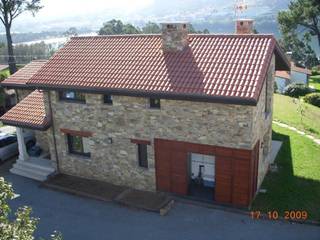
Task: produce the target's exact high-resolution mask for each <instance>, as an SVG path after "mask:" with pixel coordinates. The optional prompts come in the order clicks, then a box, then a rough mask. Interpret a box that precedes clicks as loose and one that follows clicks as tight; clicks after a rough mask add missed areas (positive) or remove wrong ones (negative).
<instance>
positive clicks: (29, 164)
mask: <svg viewBox="0 0 320 240" xmlns="http://www.w3.org/2000/svg"><path fill="white" fill-rule="evenodd" d="M16 164H17V165H20V166H24V167H26V168H33V169H37V170H39V171H44V172H52V171H54V170H55V169H54V167H52V165H51V163H50V160H41V161H34V160H32V161H20V160H17V162H16V163H15V164H14V165H16Z"/></svg>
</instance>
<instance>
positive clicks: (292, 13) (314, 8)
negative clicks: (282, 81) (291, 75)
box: [278, 0, 320, 67]
mask: <svg viewBox="0 0 320 240" xmlns="http://www.w3.org/2000/svg"><path fill="white" fill-rule="evenodd" d="M278 22H279V24H280V31H281V33H282V36H283V40H282V45H283V47H284V50H285V51H290V52H292V60H293V61H294V62H295V63H296V64H298V65H303V66H306V67H312V66H314V65H317V64H318V59H317V56H316V54H315V51H314V49H312V47H311V46H310V42H311V38H312V37H316V38H317V40H318V45H319V47H320V2H319V0H293V1H291V2H290V4H289V9H288V10H285V11H280V12H279V14H278Z"/></svg>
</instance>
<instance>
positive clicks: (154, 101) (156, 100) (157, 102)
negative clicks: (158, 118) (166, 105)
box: [150, 98, 160, 109]
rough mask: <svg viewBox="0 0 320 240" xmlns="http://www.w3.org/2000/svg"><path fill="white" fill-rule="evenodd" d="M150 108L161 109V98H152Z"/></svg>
mask: <svg viewBox="0 0 320 240" xmlns="http://www.w3.org/2000/svg"><path fill="white" fill-rule="evenodd" d="M150 108H156V109H160V99H159V98H150Z"/></svg>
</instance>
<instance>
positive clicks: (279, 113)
mask: <svg viewBox="0 0 320 240" xmlns="http://www.w3.org/2000/svg"><path fill="white" fill-rule="evenodd" d="M301 109H302V110H303V111H302V118H301ZM273 119H274V120H277V121H279V122H283V123H286V124H289V125H291V126H293V127H296V128H298V129H300V130H302V131H304V132H307V133H309V134H311V135H314V136H315V137H317V138H320V108H318V107H315V106H313V105H310V104H307V103H304V102H302V101H299V100H298V99H295V98H291V97H288V96H284V95H280V94H274V109H273Z"/></svg>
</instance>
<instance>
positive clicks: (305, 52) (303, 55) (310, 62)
mask: <svg viewBox="0 0 320 240" xmlns="http://www.w3.org/2000/svg"><path fill="white" fill-rule="evenodd" d="M279 43H280V46H281V47H282V48H283V49H284V51H286V52H291V60H292V61H294V62H295V64H296V65H298V66H301V67H308V68H312V67H313V66H316V65H318V64H319V61H318V58H317V55H316V53H315V51H314V50H313V49H312V48H311V46H310V45H309V41H308V40H305V39H303V40H300V39H299V38H298V37H297V36H296V35H286V36H284V37H283V39H281V40H280V42H279Z"/></svg>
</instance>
